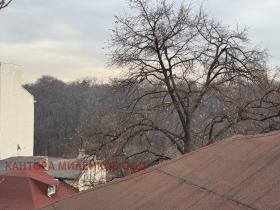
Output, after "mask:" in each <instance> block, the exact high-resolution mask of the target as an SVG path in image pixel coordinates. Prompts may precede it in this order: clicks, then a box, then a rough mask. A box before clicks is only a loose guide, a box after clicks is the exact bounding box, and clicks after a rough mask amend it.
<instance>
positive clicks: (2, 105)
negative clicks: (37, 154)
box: [0, 63, 34, 160]
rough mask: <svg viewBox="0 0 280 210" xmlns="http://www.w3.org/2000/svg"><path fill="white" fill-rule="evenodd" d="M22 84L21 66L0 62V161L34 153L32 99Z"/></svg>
mask: <svg viewBox="0 0 280 210" xmlns="http://www.w3.org/2000/svg"><path fill="white" fill-rule="evenodd" d="M21 85H22V79H21V70H20V66H18V65H15V64H4V63H0V160H1V159H5V158H8V157H12V156H17V155H21V156H32V155H33V142H34V137H33V136H34V134H33V133H34V98H33V96H32V95H31V94H30V93H28V92H27V91H26V90H25V89H24V88H22V86H21Z"/></svg>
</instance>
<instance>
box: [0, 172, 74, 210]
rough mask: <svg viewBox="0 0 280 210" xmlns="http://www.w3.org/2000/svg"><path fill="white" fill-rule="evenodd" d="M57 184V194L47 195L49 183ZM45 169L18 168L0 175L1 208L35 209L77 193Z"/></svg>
mask: <svg viewBox="0 0 280 210" xmlns="http://www.w3.org/2000/svg"><path fill="white" fill-rule="evenodd" d="M54 184H57V190H56V194H55V195H53V196H52V197H51V198H49V197H47V190H48V186H49V185H54ZM76 192H77V190H75V189H73V188H71V187H70V186H68V185H66V184H65V183H63V182H58V181H56V180H54V179H53V178H52V177H51V176H50V175H48V174H47V173H46V172H44V171H43V170H34V169H33V170H29V169H28V170H18V171H12V172H8V173H5V174H1V175H0V209H15V210H17V209H23V210H25V209H26V210H29V209H35V208H39V207H41V206H44V205H47V204H48V203H51V202H54V201H56V200H59V199H62V198H65V197H68V196H70V195H73V194H74V193H76Z"/></svg>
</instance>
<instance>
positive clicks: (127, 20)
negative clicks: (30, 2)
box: [109, 0, 267, 154]
mask: <svg viewBox="0 0 280 210" xmlns="http://www.w3.org/2000/svg"><path fill="white" fill-rule="evenodd" d="M129 4H130V9H131V11H129V12H125V13H124V15H121V16H116V27H115V29H114V30H112V37H111V40H110V41H111V42H110V48H111V49H112V51H111V54H110V59H109V65H110V66H113V67H117V68H121V69H122V70H123V76H122V79H119V80H118V83H119V84H120V85H121V86H123V87H126V88H127V89H128V92H127V94H128V96H129V97H130V98H131V97H132V98H133V97H134V96H136V97H134V98H133V99H132V102H131V103H130V105H129V106H128V107H127V113H129V114H130V117H131V116H134V118H135V119H138V120H137V121H135V123H134V124H133V125H130V126H127V127H126V128H124V129H123V130H122V131H121V132H119V133H118V134H117V135H116V138H111V139H112V140H111V141H116V140H117V139H119V138H120V136H122V135H123V134H124V133H128V132H129V133H130V136H135V135H137V134H141V135H143V133H145V132H150V131H152V130H154V131H159V132H161V133H162V134H163V135H165V136H166V137H167V138H168V139H169V140H170V141H171V142H172V144H174V145H175V146H176V148H177V149H178V150H179V151H180V153H181V154H185V153H188V152H190V151H191V150H192V148H191V144H192V136H193V133H196V132H194V131H193V130H192V124H193V123H194V120H195V119H197V116H196V115H197V114H198V109H199V108H200V107H202V106H203V105H205V103H206V102H207V98H209V96H212V97H220V96H222V95H226V92H225V91H224V88H225V87H227V88H230V85H231V84H243V83H246V84H250V83H257V82H259V78H260V77H262V76H263V75H264V74H265V62H266V59H267V53H266V51H265V50H261V49H259V48H258V47H253V48H252V47H251V46H250V41H249V39H248V37H247V28H245V29H242V30H239V28H238V26H237V28H236V30H232V29H230V27H229V26H226V25H224V24H222V23H221V22H219V21H216V20H214V19H212V18H210V17H209V15H208V14H207V13H206V12H205V11H204V10H203V9H202V8H201V9H200V10H199V11H198V12H196V13H194V12H193V11H192V9H191V5H185V4H184V3H181V4H180V5H178V4H175V3H169V2H168V1H166V0H161V1H156V2H155V1H150V0H131V1H130V3H129ZM143 87H145V88H143ZM135 93H138V94H135ZM139 93H140V94H139ZM143 100H146V101H150V102H151V101H152V103H148V104H147V105H146V106H144V107H143V104H141V101H143ZM225 102H226V100H224V103H225ZM139 104H141V106H139ZM156 109H157V110H166V111H165V112H163V111H162V112H161V113H158V114H159V115H163V116H165V117H166V118H165V120H168V114H170V113H174V112H175V113H176V115H177V117H178V121H177V122H178V123H176V129H165V128H162V127H161V126H160V125H159V123H158V121H157V119H151V118H150V115H149V114H147V113H149V112H151V111H153V112H154V111H155V110H156ZM167 110H168V111H167ZM143 113H144V114H143ZM145 113H146V114H145ZM135 116H137V117H135ZM159 118H160V117H159ZM226 118H228V119H229V118H230V115H225V116H220V118H216V119H214V121H212V124H213V123H214V124H215V123H218V122H220V121H222V120H224V119H226ZM211 126H212V127H211ZM136 128H138V129H136ZM211 129H212V130H213V125H210V130H211ZM127 139H130V138H127ZM212 142H213V138H212V137H210V140H209V143H212Z"/></svg>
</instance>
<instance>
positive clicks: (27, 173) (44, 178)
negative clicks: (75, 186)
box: [4, 166, 57, 185]
mask: <svg viewBox="0 0 280 210" xmlns="http://www.w3.org/2000/svg"><path fill="white" fill-rule="evenodd" d="M4 175H5V176H15V177H29V178H31V179H34V180H37V181H40V182H43V183H45V184H48V185H55V184H56V183H57V181H56V180H54V178H53V177H52V176H50V175H49V174H47V173H46V172H45V170H44V169H43V168H42V166H41V167H40V168H38V169H34V168H31V169H28V168H26V169H25V170H15V171H11V172H7V173H5V174H4Z"/></svg>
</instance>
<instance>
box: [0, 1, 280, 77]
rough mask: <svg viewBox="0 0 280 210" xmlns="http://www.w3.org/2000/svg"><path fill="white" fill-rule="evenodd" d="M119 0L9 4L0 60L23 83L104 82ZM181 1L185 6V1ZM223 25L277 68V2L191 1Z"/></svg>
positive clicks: (0, 17) (1, 17) (1, 18)
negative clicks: (244, 35)
mask: <svg viewBox="0 0 280 210" xmlns="http://www.w3.org/2000/svg"><path fill="white" fill-rule="evenodd" d="M125 2H126V1H125V0H81V1H74V0H59V1H58V0H49V1H46V0H14V1H13V2H12V3H11V5H10V6H9V7H8V8H6V9H4V10H1V12H0V25H1V33H0V49H1V50H0V60H1V61H2V62H11V63H18V64H21V65H22V69H23V76H24V77H23V78H24V81H34V80H35V79H36V78H38V77H40V75H42V74H51V75H54V76H57V77H59V78H61V79H64V80H71V79H75V78H79V77H85V76H96V77H97V78H99V79H105V80H106V79H108V78H109V77H111V76H114V75H116V74H117V72H115V73H114V72H112V71H110V70H107V69H105V53H106V51H105V50H102V48H103V47H104V46H105V44H104V42H106V41H107V39H108V34H109V29H110V28H112V27H113V24H114V15H115V14H118V13H119V11H122V9H123V8H125V7H126V4H125ZM186 2H187V1H186ZM201 3H203V5H204V7H205V8H206V9H207V10H208V11H209V13H210V14H211V15H212V16H214V17H215V18H217V19H220V20H222V21H224V22H225V23H227V24H230V25H235V24H236V23H237V22H238V23H239V24H240V25H241V26H245V25H247V26H250V27H251V30H250V38H252V40H253V42H254V43H259V42H261V43H262V44H263V46H264V47H268V48H269V50H270V53H271V55H272V56H273V57H272V59H271V63H272V64H279V65H280V52H279V50H278V49H279V48H280V24H278V17H279V14H278V13H279V12H278V8H280V2H278V1H277V0H266V1H265V2H264V1H260V0H246V1H241V0H228V1H224V0H223V1H222V0H196V1H193V5H194V7H199V5H200V4H201Z"/></svg>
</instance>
